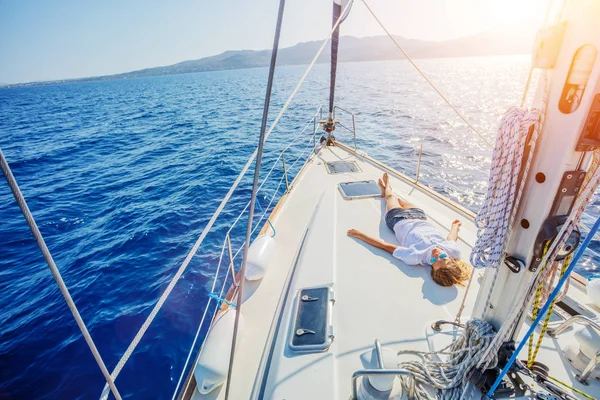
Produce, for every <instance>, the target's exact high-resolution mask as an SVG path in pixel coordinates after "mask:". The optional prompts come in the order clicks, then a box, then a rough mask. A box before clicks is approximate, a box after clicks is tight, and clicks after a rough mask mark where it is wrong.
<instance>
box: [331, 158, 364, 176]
mask: <svg viewBox="0 0 600 400" xmlns="http://www.w3.org/2000/svg"><path fill="white" fill-rule="evenodd" d="M325 168H327V172H329V173H330V174H344V173H348V172H361V169H360V167H359V166H358V164H357V163H356V161H331V162H327V163H325Z"/></svg>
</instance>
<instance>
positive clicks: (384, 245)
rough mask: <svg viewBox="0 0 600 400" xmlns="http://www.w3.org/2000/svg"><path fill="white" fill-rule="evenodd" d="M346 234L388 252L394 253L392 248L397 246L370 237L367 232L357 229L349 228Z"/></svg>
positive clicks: (394, 248)
mask: <svg viewBox="0 0 600 400" xmlns="http://www.w3.org/2000/svg"><path fill="white" fill-rule="evenodd" d="M348 236H351V237H354V238H357V239H359V240H362V241H363V242H365V243H368V244H370V245H371V246H375V247H377V248H378V249H382V250H385V251H387V252H388V253H390V254H394V250H396V247H398V246H396V245H393V244H391V243H387V242H384V241H383V240H381V239H377V238H374V237H371V236H369V235H367V234H364V233H362V232H361V231H359V230H358V229H350V230H349V231H348Z"/></svg>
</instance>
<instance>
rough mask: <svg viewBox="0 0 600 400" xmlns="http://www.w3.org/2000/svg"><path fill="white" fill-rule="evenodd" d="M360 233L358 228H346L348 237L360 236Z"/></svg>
mask: <svg viewBox="0 0 600 400" xmlns="http://www.w3.org/2000/svg"><path fill="white" fill-rule="evenodd" d="M360 235H362V232H361V231H359V230H358V229H349V230H348V236H350V237H355V238H357V237H360Z"/></svg>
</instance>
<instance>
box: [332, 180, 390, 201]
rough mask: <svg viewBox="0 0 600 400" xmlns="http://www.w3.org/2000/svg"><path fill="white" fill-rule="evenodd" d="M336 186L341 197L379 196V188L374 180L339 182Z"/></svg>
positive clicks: (361, 197)
mask: <svg viewBox="0 0 600 400" xmlns="http://www.w3.org/2000/svg"><path fill="white" fill-rule="evenodd" d="M338 187H339V189H340V192H341V193H342V197H343V198H344V199H347V200H353V199H364V198H369V197H381V188H380V187H379V185H378V184H377V182H375V181H374V180H369V181H358V182H341V183H339V184H338Z"/></svg>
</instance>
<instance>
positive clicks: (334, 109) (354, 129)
mask: <svg viewBox="0 0 600 400" xmlns="http://www.w3.org/2000/svg"><path fill="white" fill-rule="evenodd" d="M337 110H340V111H343V112H345V113H347V114H349V115H350V116H351V117H352V128H349V127H347V126H346V125H344V124H342V123H341V122H340V121H337V124H338V125H339V126H341V127H342V128H344V129H346V130H347V131H348V132H351V133H352V136H353V138H354V151H356V119H355V116H354V113H353V112H351V111H348V110H346V109H344V108H342V107H340V106H338V105H335V106H334V107H333V119H334V120H335V112H336V111H337Z"/></svg>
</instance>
